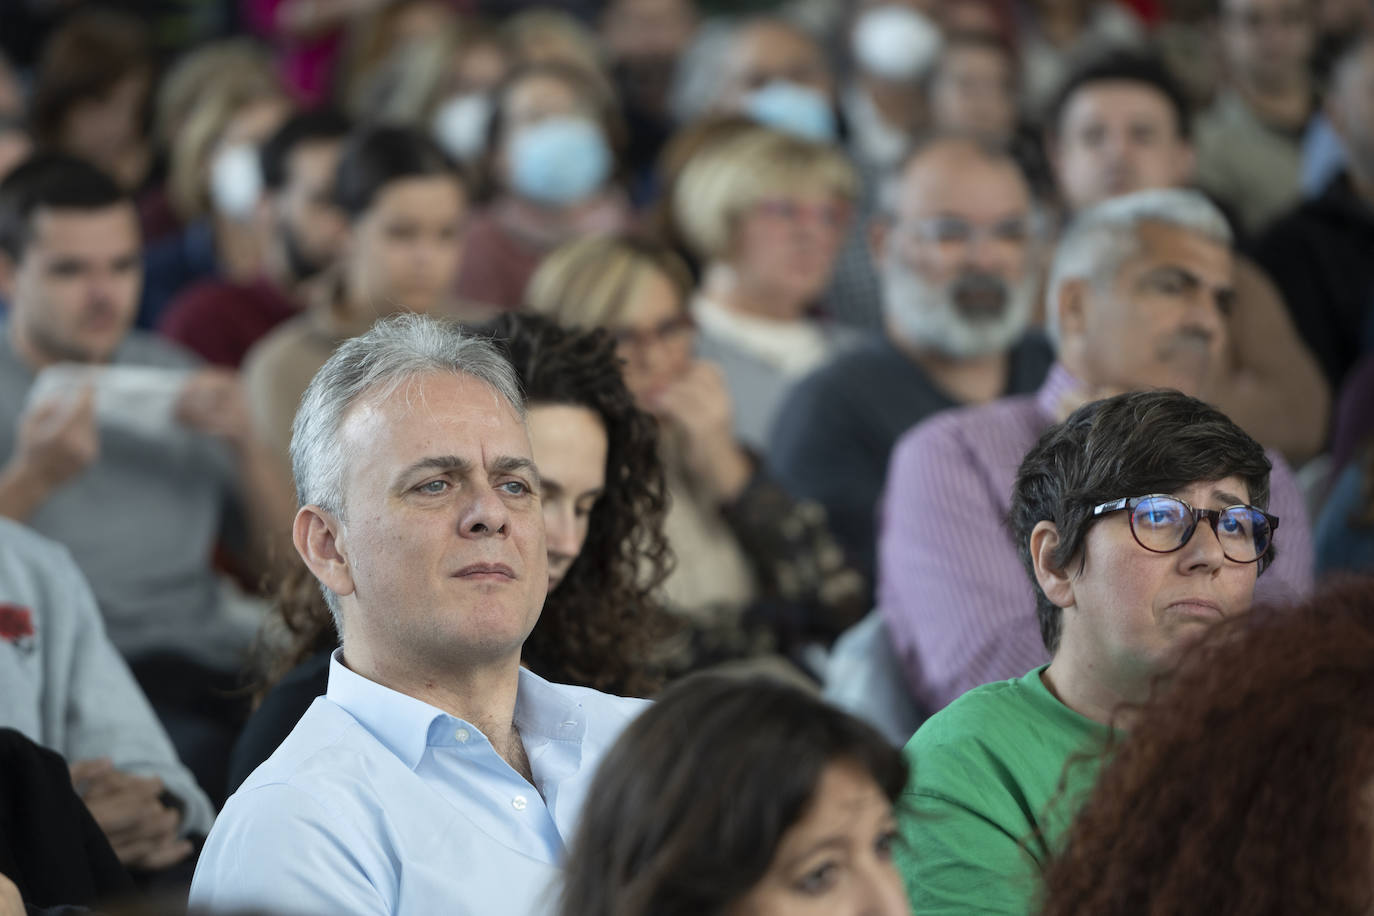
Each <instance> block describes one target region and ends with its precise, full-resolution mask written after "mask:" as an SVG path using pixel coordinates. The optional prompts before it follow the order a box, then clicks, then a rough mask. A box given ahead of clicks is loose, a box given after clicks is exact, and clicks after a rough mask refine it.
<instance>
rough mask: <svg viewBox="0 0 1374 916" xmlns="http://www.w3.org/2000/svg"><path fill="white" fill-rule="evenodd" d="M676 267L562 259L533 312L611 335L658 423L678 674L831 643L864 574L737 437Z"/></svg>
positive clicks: (623, 240)
mask: <svg viewBox="0 0 1374 916" xmlns="http://www.w3.org/2000/svg"><path fill="white" fill-rule="evenodd" d="M690 290H691V282H690V278H689V275H688V273H687V270H686V268H685V266H684V265H683V264H682V262H681V260H680V259H679V258H678V257H677V256H676V255H674V254H673V253H672V252H671V251H670V250H669V249H667V248H665V247H663V246H661V245H658V244H657V243H654V242H649V241H645V240H642V239H637V238H633V237H629V236H624V235H619V236H606V237H598V238H585V239H581V240H578V241H574V242H570V243H568V244H566V245H564V246H562V247H560V248H558V249H557V250H555V251H554V252H553V253H552V254H551V255H549V257H548V258H546V259H545V261H544V262H543V264H541V266H540V268H539V270H538V271H537V272H536V273H535V275H534V277H533V279H532V280H531V281H530V285H529V289H528V295H527V304H528V307H529V308H530V309H531V310H533V311H535V312H538V313H540V314H544V315H547V316H550V317H552V318H553V319H555V320H556V321H558V322H559V323H561V324H564V325H566V326H570V327H601V328H606V329H607V330H608V331H609V332H610V334H611V335H612V336H613V337H614V338H615V340H616V341H617V347H618V352H619V355H620V356H621V358H622V359H624V361H625V364H624V372H625V383H626V385H627V387H628V388H629V389H630V392H631V394H632V395H634V397H635V400H636V401H637V402H638V404H639V405H640V406H641V407H642V408H644V409H646V410H648V411H649V412H650V413H652V414H654V415H655V416H656V417H657V418H658V420H659V423H660V430H661V434H662V438H661V443H660V448H661V453H662V458H663V463H664V467H665V471H666V474H667V481H668V492H669V497H670V505H669V510H668V518H667V522H666V525H665V531H666V534H667V536H668V542H669V545H670V546H671V548H672V550H673V554H674V556H675V557H676V566H675V568H674V570H673V572H672V574H671V575H670V576H669V578H668V580H667V582H666V583H665V585H664V589H665V593H666V597H667V600H668V604H669V606H670V607H671V608H672V609H673V610H674V611H675V612H676V613H678V614H679V615H680V616H682V617H683V618H685V619H687V620H688V621H690V622H691V624H692V626H691V628H690V630H689V632H690V633H691V634H692V645H691V646H690V647H687V648H685V649H683V653H682V655H681V656H680V657H679V658H678V659H677V667H678V668H679V669H681V668H684V667H695V666H700V665H703V664H708V663H712V662H718V661H722V660H727V659H738V658H745V657H751V656H762V655H767V654H770V653H782V654H791V655H794V656H795V655H796V653H797V651H798V650H800V648H801V647H802V646H803V645H805V644H807V643H811V642H822V643H828V642H830V641H831V640H833V639H834V638H835V636H837V635H838V634H839V633H840V632H841V631H842V630H843V629H844V628H845V627H847V626H848V625H849V624H851V623H853V622H854V621H855V620H857V619H858V618H859V617H860V616H861V615H862V614H863V613H864V611H865V610H866V608H865V607H864V606H863V602H864V600H865V598H864V595H865V583H864V581H863V577H862V576H860V575H859V574H858V573H856V572H854V571H853V570H852V569H851V568H850V567H849V566H848V565H846V563H845V560H844V556H843V553H842V551H841V550H840V549H839V547H838V546H836V544H835V542H834V540H833V538H832V537H831V536H830V533H829V530H828V528H827V525H826V520H825V513H824V511H823V510H822V509H821V508H820V507H819V506H817V505H815V504H813V503H800V502H797V501H796V500H794V499H792V498H791V497H790V496H789V495H788V494H787V493H786V492H785V491H783V490H782V489H781V488H780V487H779V486H778V485H777V484H776V483H774V481H773V480H772V478H771V477H770V476H769V475H768V473H767V471H766V470H765V469H764V467H763V466H762V464H761V463H760V462H759V461H757V460H756V459H755V458H754V456H753V455H751V454H750V453H749V451H748V450H747V449H746V448H745V447H744V446H742V445H741V444H740V442H739V441H738V440H737V439H736V437H735V434H734V429H733V414H734V405H733V403H732V400H731V397H730V394H729V391H728V390H727V388H726V384H725V379H724V377H723V375H722V374H721V372H720V370H719V368H718V367H716V366H715V365H714V364H712V363H709V362H705V361H703V360H700V359H698V358H697V357H696V355H695V352H694V348H695V343H696V330H695V326H694V323H693V321H692V318H691V315H690V314H689V313H688V311H687V297H688V295H689V293H690Z"/></svg>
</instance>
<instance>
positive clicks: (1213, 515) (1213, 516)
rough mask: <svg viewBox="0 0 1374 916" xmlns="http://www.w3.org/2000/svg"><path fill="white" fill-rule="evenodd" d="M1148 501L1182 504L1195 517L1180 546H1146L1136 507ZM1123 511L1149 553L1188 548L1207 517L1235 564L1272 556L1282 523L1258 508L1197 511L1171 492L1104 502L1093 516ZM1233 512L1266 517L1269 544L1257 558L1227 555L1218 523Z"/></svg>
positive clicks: (1132, 535)
mask: <svg viewBox="0 0 1374 916" xmlns="http://www.w3.org/2000/svg"><path fill="white" fill-rule="evenodd" d="M1147 499H1172V500H1174V501H1175V502H1179V503H1182V504H1183V508H1185V509H1187V510H1188V514H1189V515H1191V516H1192V519H1193V523H1192V524H1191V525H1189V526H1188V530H1187V531H1186V532H1185V533H1184V535H1183V539H1182V540H1180V541H1179V542H1178V546H1177V547H1171V548H1169V549H1168V550H1156V549H1155V548H1153V547H1150V546H1149V545H1147V544H1146V543H1145V542H1144V541H1142V540H1141V539H1140V535H1138V534H1136V531H1135V508H1136V506H1139V505H1140V504H1141V503H1142V502H1144V501H1145V500H1147ZM1123 509H1129V510H1130V511H1131V514H1130V516H1129V518H1130V525H1131V537H1133V538H1135V542H1136V543H1137V544H1139V545H1140V546H1141V547H1143V548H1145V549H1146V550H1148V551H1150V553H1175V552H1177V551H1180V550H1182V549H1183V548H1184V547H1186V546H1187V544H1188V542H1189V541H1191V540H1192V539H1193V535H1194V534H1196V533H1197V524H1198V522H1200V521H1202V519H1204V518H1205V519H1207V523H1208V524H1209V525H1210V526H1211V527H1212V534H1213V535H1214V536H1215V537H1216V539H1217V543H1218V544H1221V553H1222V556H1224V557H1226V559H1228V560H1230V561H1231V562H1232V563H1258V562H1260V561H1261V560H1263V559H1264V558H1265V557H1267V556H1269V553H1270V551H1272V550H1273V549H1274V532H1275V531H1277V530H1278V527H1279V520H1278V517H1277V516H1273V515H1270V514H1269V513H1268V512H1265V511H1264V510H1263V509H1260V508H1257V507H1255V506H1247V505H1244V504H1237V505H1234V506H1224V507H1223V508H1220V509H1198V508H1195V507H1194V506H1193V505H1192V503H1190V502H1188V500H1186V499H1182V498H1181V497H1178V496H1174V495H1173V494H1171V493H1147V494H1145V495H1144V496H1126V497H1123V498H1121V499H1114V500H1112V501H1111V502H1105V503H1101V504H1100V505H1096V506H1093V508H1092V517H1093V518H1100V517H1101V516H1103V515H1106V514H1107V513H1108V512H1120V511H1121V510H1123ZM1232 509H1248V510H1250V511H1251V512H1258V513H1259V514H1260V515H1262V516H1264V518H1265V520H1266V521H1267V522H1268V523H1269V542H1268V543H1267V544H1265V545H1264V552H1263V553H1260V554H1257V555H1256V556H1255V557H1254V559H1251V560H1237V559H1236V558H1235V557H1233V556H1231V555H1230V554H1229V553H1227V552H1226V544H1225V543H1224V542H1223V541H1222V539H1221V535H1220V534H1217V523H1219V522H1220V521H1221V516H1222V514H1223V513H1226V512H1230V511H1231V510H1232ZM1260 568H1261V569H1263V568H1264V567H1263V566H1261V567H1260Z"/></svg>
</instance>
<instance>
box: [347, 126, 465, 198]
mask: <svg viewBox="0 0 1374 916" xmlns="http://www.w3.org/2000/svg"><path fill="white" fill-rule="evenodd" d="M434 175H440V176H451V177H452V178H453V180H454V181H456V182H459V183H460V184H464V182H463V177H462V175H461V173H460V172H459V171H458V167H457V166H456V165H454V164H453V162H451V161H450V160H449V158H448V157H447V156H445V155H444V153H443V151H442V150H441V149H439V147H438V146H437V145H436V144H435V143H434V141H433V140H431V139H430V138H429V137H427V136H425V135H424V134H422V133H420V132H419V131H416V130H413V129H411V128H408V127H392V126H376V127H367V128H363V129H362V130H360V131H358V132H357V133H355V134H354V135H353V136H351V137H349V139H348V141H347V142H346V143H345V144H344V148H343V152H342V153H341V154H340V157H339V166H338V172H337V173H336V175H335V181H334V204H335V205H336V206H337V207H339V208H340V209H341V210H342V211H343V212H344V213H345V214H346V215H347V217H348V218H349V219H350V220H354V219H357V218H358V217H359V216H361V215H362V214H363V213H365V212H367V210H368V208H369V207H371V206H372V204H373V202H374V201H375V200H376V199H377V197H378V195H380V194H381V193H382V191H383V190H385V188H386V187H387V186H388V185H390V184H391V183H393V182H396V181H402V180H405V179H408V178H427V177H430V176H434ZM464 187H465V189H466V185H465V184H464Z"/></svg>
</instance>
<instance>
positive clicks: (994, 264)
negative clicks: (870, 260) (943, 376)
mask: <svg viewBox="0 0 1374 916" xmlns="http://www.w3.org/2000/svg"><path fill="white" fill-rule="evenodd" d="M1030 220H1031V211H1030V194H1029V192H1028V191H1027V189H1026V183H1025V181H1024V179H1022V178H1021V176H1020V174H1019V173H1018V172H1017V170H1016V167H1015V166H1014V165H1012V164H1010V163H1007V162H995V161H990V160H988V159H987V158H986V157H984V156H983V155H981V154H979V153H977V152H975V151H973V150H972V149H971V148H969V147H966V146H964V145H962V144H960V145H950V146H942V147H937V148H935V149H932V150H931V151H930V152H928V153H927V154H925V155H924V156H921V157H920V158H918V159H917V160H915V161H913V162H912V163H911V164H910V165H909V166H908V169H907V172H906V174H905V176H904V177H903V184H902V188H901V191H900V196H899V200H898V208H897V218H896V220H895V221H894V223H893V224H892V226H891V227H890V229H889V230H888V232H887V237H886V240H885V242H884V244H883V249H884V250H883V251H882V253H881V263H882V282H883V292H884V309H885V314H886V316H887V321H888V326H889V328H890V330H891V332H892V333H894V334H895V335H896V336H897V337H898V338H899V339H901V340H903V341H904V342H906V343H908V344H911V345H915V346H929V347H933V348H935V349H937V350H940V351H942V352H945V353H947V354H948V355H950V356H960V357H962V356H974V355H981V354H982V353H985V352H989V351H991V350H996V349H1000V348H1004V347H1005V346H1007V345H1008V344H1009V342H1010V341H1011V340H1013V339H1014V338H1015V337H1016V336H1017V335H1019V334H1020V332H1021V331H1022V330H1023V329H1024V326H1025V321H1026V318H1027V312H1028V309H1029V305H1030V284H1031V282H1032V280H1033V271H1032V263H1031V262H1032V257H1031V250H1030V249H1031V242H1030Z"/></svg>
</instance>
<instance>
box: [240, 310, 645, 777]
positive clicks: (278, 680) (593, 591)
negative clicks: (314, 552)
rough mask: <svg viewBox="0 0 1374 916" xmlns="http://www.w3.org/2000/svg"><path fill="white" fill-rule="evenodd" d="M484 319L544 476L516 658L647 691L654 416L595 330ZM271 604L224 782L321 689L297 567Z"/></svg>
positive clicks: (304, 583) (313, 588)
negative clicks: (269, 638)
mask: <svg viewBox="0 0 1374 916" xmlns="http://www.w3.org/2000/svg"><path fill="white" fill-rule="evenodd" d="M480 332H481V333H486V334H489V335H490V336H491V337H492V339H493V341H494V342H495V343H496V345H497V346H498V348H500V349H501V350H502V351H503V352H504V353H505V355H506V356H507V357H508V358H509V359H510V361H511V364H512V365H513V366H514V367H515V374H516V377H517V378H518V379H519V380H520V386H521V389H522V390H523V391H524V392H525V397H526V402H527V410H528V414H527V422H528V427H529V432H530V440H531V444H532V446H533V450H534V459H535V462H536V463H537V464H538V466H539V469H540V477H541V483H542V488H543V504H544V526H545V530H546V532H547V543H548V559H549V595H548V599H547V600H546V601H545V603H544V610H543V612H542V614H541V615H540V618H539V623H538V624H537V625H536V626H535V628H534V632H533V633H531V634H530V637H529V639H528V640H527V641H526V643H525V650H524V664H525V665H526V666H527V667H529V668H530V669H531V670H533V671H534V672H536V673H537V674H539V675H540V676H542V677H544V678H546V679H548V680H551V681H556V682H559V683H566V684H575V685H578V686H584V687H592V688H595V689H597V690H602V691H609V692H612V693H620V694H626V695H635V696H645V695H648V694H649V693H652V692H653V691H655V690H656V689H657V687H658V681H659V675H658V672H657V671H656V669H655V667H654V663H653V662H652V660H651V659H652V658H653V657H654V647H655V646H656V645H657V644H658V643H660V642H661V641H662V638H663V637H664V636H665V635H666V632H667V631H666V629H665V624H664V621H665V618H664V617H663V616H662V615H661V613H660V610H659V607H658V605H657V604H656V602H655V599H654V592H655V591H656V589H657V588H658V586H659V585H660V584H661V582H662V581H663V579H664V577H665V576H666V575H667V570H668V566H669V559H668V548H667V543H666V541H665V540H664V536H663V531H662V528H663V517H664V513H665V511H666V496H665V492H666V491H665V484H664V477H663V468H662V465H661V464H660V463H659V459H658V434H657V428H656V425H655V423H654V420H653V419H652V418H651V417H650V416H649V415H648V414H646V413H644V412H643V411H641V410H639V409H638V408H637V407H635V404H634V399H633V397H632V396H631V395H630V392H629V391H628V390H627V389H626V387H625V383H624V381H622V379H621V375H620V368H619V364H618V362H617V359H616V356H615V342H614V341H613V340H612V339H611V338H610V337H609V336H607V335H606V334H605V333H604V332H601V331H593V332H580V331H568V330H565V329H563V328H560V327H558V326H557V325H555V324H554V323H553V322H551V321H547V320H544V319H541V318H538V317H534V316H525V315H504V316H502V317H500V318H498V319H496V320H495V321H494V322H492V323H491V324H489V325H487V326H485V328H483V329H480ZM278 613H279V614H280V621H279V624H280V625H281V626H283V627H284V628H285V629H286V631H287V632H288V633H289V639H288V642H289V647H288V648H287V649H286V650H284V651H281V652H277V653H269V654H270V655H271V657H269V658H268V659H266V666H267V668H268V671H267V675H266V678H265V680H266V682H267V684H269V685H275V686H272V687H271V689H270V690H268V691H267V692H266V693H265V695H264V696H263V701H262V704H261V706H260V707H259V709H258V711H257V712H256V713H255V714H254V716H253V718H252V719H251V720H250V721H249V723H248V726H247V728H246V729H245V730H244V734H243V736H242V737H241V738H240V740H239V743H238V746H237V747H236V748H235V750H234V757H233V759H232V761H231V764H230V791H231V792H232V791H233V789H234V788H236V787H237V786H238V784H239V783H241V782H242V781H243V780H244V779H245V778H247V776H248V774H249V773H251V772H252V771H253V769H254V768H255V767H256V766H257V765H258V764H259V763H261V762H262V761H263V760H265V759H267V757H268V756H269V755H270V754H271V753H272V751H273V750H275V749H276V747H277V745H278V744H280V743H281V741H282V740H283V739H284V738H285V737H286V736H287V735H288V734H289V733H290V732H291V729H292V728H293V727H294V726H295V724H296V722H297V721H298V720H299V719H300V717H301V715H302V714H303V713H304V712H305V710H306V708H307V707H308V706H309V705H310V703H311V702H312V701H313V700H314V698H315V697H317V696H320V695H321V694H323V693H324V688H325V685H326V680H327V676H328V670H329V669H328V666H329V653H330V651H332V650H333V649H334V648H335V647H337V646H338V643H339V638H338V634H337V633H336V632H335V630H334V624H333V621H332V619H331V617H330V615H329V611H328V609H327V608H326V607H325V605H324V602H323V600H322V599H321V597H320V593H319V589H318V587H317V585H316V583H315V581H314V578H313V577H312V576H311V575H310V574H309V573H308V572H306V571H305V569H304V568H303V567H302V568H301V569H299V570H298V571H296V573H294V574H293V575H291V576H290V577H289V579H288V580H287V581H286V582H285V583H284V585H283V587H282V590H281V593H280V599H279V602H278Z"/></svg>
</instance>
